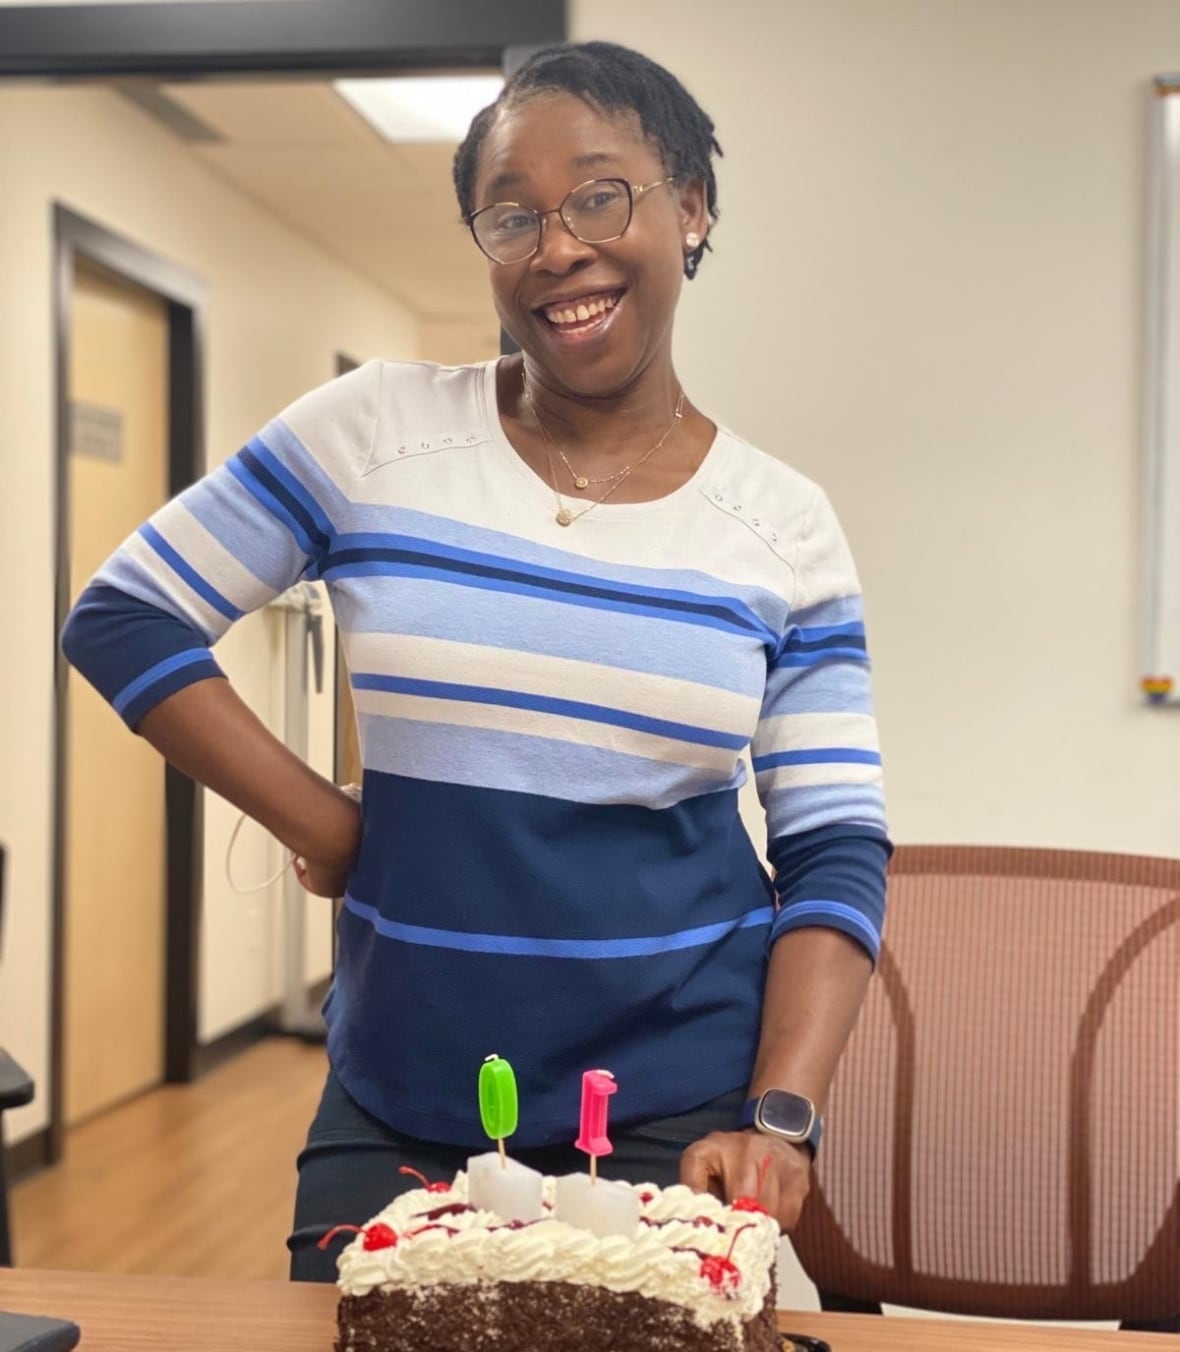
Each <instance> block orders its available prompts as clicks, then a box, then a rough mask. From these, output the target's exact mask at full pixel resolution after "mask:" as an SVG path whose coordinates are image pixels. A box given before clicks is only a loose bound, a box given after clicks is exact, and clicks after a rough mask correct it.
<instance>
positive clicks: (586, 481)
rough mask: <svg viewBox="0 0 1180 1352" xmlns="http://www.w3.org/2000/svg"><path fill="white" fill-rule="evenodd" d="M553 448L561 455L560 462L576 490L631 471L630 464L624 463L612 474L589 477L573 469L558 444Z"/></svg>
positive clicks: (604, 482)
mask: <svg viewBox="0 0 1180 1352" xmlns="http://www.w3.org/2000/svg"><path fill="white" fill-rule="evenodd" d="M555 449H556V451H557V454H558V455H559V456H561V463H562V464H563V465H564V466H565V467H566V469H567V470H568V471H569V476H570V478H571V479H572V480H573V481H574V487H575V488H576V489H578V490H581V489H584V488H589V487H590V485H591V484H609V483H611V482H612V481H613V480H615V479H623V478H626V476H627V475H628V474H630V472H631V466H630V465H624V466H623V468H622V469H617V470H615V472H614V473H613V474H604V475H602V477H601V478H598V479H591V478H590V477H589V476H587V475H585V474H579V473H578V471H577V470H576V469H574V467H573V465H571V464H570V462H569V459H568V457H567V456H566V453H565V452H564V451H563V450H562V449H561V447H560V446H557V447H555Z"/></svg>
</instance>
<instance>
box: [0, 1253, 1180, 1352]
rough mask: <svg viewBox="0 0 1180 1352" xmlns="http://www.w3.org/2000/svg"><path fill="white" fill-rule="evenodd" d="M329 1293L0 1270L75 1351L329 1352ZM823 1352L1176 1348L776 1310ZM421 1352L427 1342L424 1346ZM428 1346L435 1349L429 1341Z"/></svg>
mask: <svg viewBox="0 0 1180 1352" xmlns="http://www.w3.org/2000/svg"><path fill="white" fill-rule="evenodd" d="M335 1309H336V1291H335V1288H334V1287H330V1286H313V1285H301V1284H298V1283H296V1284H291V1283H287V1282H225V1281H210V1280H207V1279H203V1278H198V1277H123V1276H112V1275H111V1274H109V1273H89V1272H35V1271H27V1270H24V1269H20V1268H18V1269H0V1310H10V1311H15V1312H18V1313H20V1314H46V1315H55V1316H57V1317H58V1318H60V1319H72V1320H73V1321H74V1322H75V1323H76V1324H78V1325H80V1326H81V1329H82V1342H81V1345H80V1352H331V1348H332V1342H333V1335H334V1331H335ZM780 1320H781V1324H782V1327H783V1328H785V1329H790V1330H791V1331H792V1332H794V1333H809V1334H812V1335H813V1336H814V1337H818V1338H823V1339H825V1340H826V1341H827V1342H829V1343H830V1344H831V1346H832V1352H933V1350H934V1349H936V1348H937V1349H953V1352H1007V1350H1008V1349H1012V1352H1021V1349H1028V1352H1033V1349H1036V1352H1176V1350H1177V1346H1178V1344H1177V1340H1176V1339H1175V1338H1171V1337H1168V1336H1166V1335H1159V1334H1147V1333H1115V1332H1110V1331H1107V1330H1102V1329H1097V1330H1094V1331H1090V1330H1086V1329H1077V1328H1052V1327H1047V1326H1045V1327H1038V1326H1037V1325H1032V1324H975V1323H967V1322H962V1321H958V1320H956V1321H954V1322H947V1321H945V1320H937V1319H897V1318H892V1317H885V1318H879V1317H874V1316H872V1315H852V1314H814V1313H810V1314H794V1313H790V1314H788V1313H784V1314H782V1315H781V1316H780ZM424 1352H426V1349H424ZM431 1352H435V1350H434V1349H431Z"/></svg>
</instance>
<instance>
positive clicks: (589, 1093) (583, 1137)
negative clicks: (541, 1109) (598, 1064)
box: [555, 1070, 639, 1239]
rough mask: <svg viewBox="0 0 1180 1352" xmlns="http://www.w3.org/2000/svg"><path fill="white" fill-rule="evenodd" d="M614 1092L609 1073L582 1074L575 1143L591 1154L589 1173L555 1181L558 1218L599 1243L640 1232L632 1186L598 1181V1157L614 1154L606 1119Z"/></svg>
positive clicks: (613, 1081) (635, 1195)
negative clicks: (580, 1106) (580, 1110)
mask: <svg viewBox="0 0 1180 1352" xmlns="http://www.w3.org/2000/svg"><path fill="white" fill-rule="evenodd" d="M618 1088H619V1086H618V1085H617V1084H616V1083H615V1077H614V1076H613V1075H612V1074H611V1073H610V1071H609V1070H588V1071H586V1073H585V1074H584V1075H583V1076H582V1113H581V1118H580V1121H579V1125H578V1139H577V1140H576V1141H575V1142H574V1145H575V1146H576V1147H577V1148H578V1149H579V1150H584V1151H585V1152H586V1154H587V1155H589V1156H590V1175H589V1177H587V1176H586V1175H585V1174H567V1175H566V1176H565V1177H563V1178H559V1179H558V1180H557V1195H556V1198H555V1201H556V1207H555V1214H556V1216H557V1219H558V1220H559V1221H564V1222H565V1223H566V1224H567V1225H576V1226H577V1227H578V1228H579V1229H580V1230H589V1231H590V1232H591V1233H592V1234H595V1235H598V1236H599V1238H600V1239H605V1238H606V1237H607V1236H608V1235H634V1233H635V1231H636V1230H637V1229H638V1228H639V1195H638V1194H637V1193H636V1192H635V1190H634V1188H629V1187H627V1186H626V1184H624V1183H611V1182H608V1181H607V1180H605V1179H603V1180H600V1179H599V1178H598V1157H599V1156H600V1155H609V1154H610V1153H611V1151H612V1150H614V1146H613V1145H611V1142H610V1137H609V1136H608V1135H607V1134H606V1119H607V1109H608V1106H609V1100H610V1097H611V1095H612V1094H615V1093H617V1092H618Z"/></svg>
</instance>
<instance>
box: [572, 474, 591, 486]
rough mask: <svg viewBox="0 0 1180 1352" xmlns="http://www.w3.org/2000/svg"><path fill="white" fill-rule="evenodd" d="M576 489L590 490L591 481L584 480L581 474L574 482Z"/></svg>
mask: <svg viewBox="0 0 1180 1352" xmlns="http://www.w3.org/2000/svg"><path fill="white" fill-rule="evenodd" d="M574 487H575V488H589V487H590V480H589V479H584V478H583V477H582V476H581V475H580V474H579V475H578V477H577V478H576V479H575V480H574Z"/></svg>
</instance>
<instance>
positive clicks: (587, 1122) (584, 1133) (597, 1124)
mask: <svg viewBox="0 0 1180 1352" xmlns="http://www.w3.org/2000/svg"><path fill="white" fill-rule="evenodd" d="M618 1089H619V1086H618V1085H617V1084H616V1083H615V1077H614V1076H613V1075H612V1074H611V1073H610V1071H609V1070H588V1071H587V1072H586V1073H585V1074H584V1075H583V1076H582V1116H581V1121H580V1122H579V1125H578V1139H577V1140H576V1141H575V1142H574V1145H575V1146H577V1148H578V1149H579V1150H584V1151H585V1152H586V1154H587V1155H589V1156H590V1165H591V1173H592V1174H596V1173H597V1172H598V1170H597V1168H596V1167H595V1166H596V1165H597V1161H598V1157H599V1155H609V1154H610V1153H611V1151H612V1150H613V1149H614V1146H613V1145H611V1143H610V1137H609V1136H608V1135H607V1134H606V1115H607V1100H608V1099H609V1098H610V1096H611V1095H612V1094H615V1093H618Z"/></svg>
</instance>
